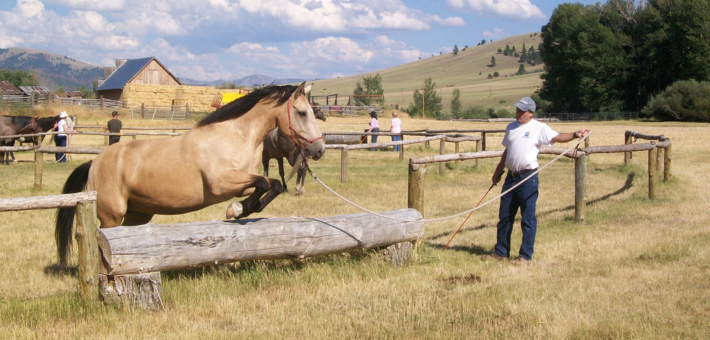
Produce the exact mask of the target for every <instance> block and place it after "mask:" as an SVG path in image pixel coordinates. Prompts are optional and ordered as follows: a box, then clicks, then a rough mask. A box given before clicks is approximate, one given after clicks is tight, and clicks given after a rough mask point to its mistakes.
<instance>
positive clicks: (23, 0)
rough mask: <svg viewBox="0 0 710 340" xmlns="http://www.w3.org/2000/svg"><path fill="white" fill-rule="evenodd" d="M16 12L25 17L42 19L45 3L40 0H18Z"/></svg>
mask: <svg viewBox="0 0 710 340" xmlns="http://www.w3.org/2000/svg"><path fill="white" fill-rule="evenodd" d="M14 12H15V13H17V14H19V15H20V16H21V17H22V18H24V19H42V17H43V16H44V4H43V3H42V2H40V1H38V0H18V1H17V5H16V6H15V10H14Z"/></svg>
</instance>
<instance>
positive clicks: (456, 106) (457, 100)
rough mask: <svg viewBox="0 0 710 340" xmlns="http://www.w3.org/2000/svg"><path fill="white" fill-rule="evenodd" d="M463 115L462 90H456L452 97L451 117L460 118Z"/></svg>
mask: <svg viewBox="0 0 710 340" xmlns="http://www.w3.org/2000/svg"><path fill="white" fill-rule="evenodd" d="M460 114H461V90H459V89H454V93H453V94H452V96H451V115H452V116H454V117H455V118H459V115H460Z"/></svg>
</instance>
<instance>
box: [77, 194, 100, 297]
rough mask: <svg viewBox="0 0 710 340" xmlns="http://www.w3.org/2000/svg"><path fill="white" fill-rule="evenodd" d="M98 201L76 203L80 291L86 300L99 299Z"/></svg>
mask: <svg viewBox="0 0 710 340" xmlns="http://www.w3.org/2000/svg"><path fill="white" fill-rule="evenodd" d="M96 233H97V229H96V202H95V201H90V202H79V203H78V204H77V205H76V234H75V235H76V243H77V245H78V249H79V291H80V293H81V297H82V299H83V300H84V301H85V302H88V301H98V299H99V288H98V287H99V245H98V241H97V240H96Z"/></svg>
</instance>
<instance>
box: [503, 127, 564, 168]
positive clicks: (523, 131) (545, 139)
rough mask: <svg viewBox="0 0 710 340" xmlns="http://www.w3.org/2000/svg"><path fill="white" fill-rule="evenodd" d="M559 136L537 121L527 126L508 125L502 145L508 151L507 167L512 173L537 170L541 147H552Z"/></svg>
mask: <svg viewBox="0 0 710 340" xmlns="http://www.w3.org/2000/svg"><path fill="white" fill-rule="evenodd" d="M558 134H559V133H557V132H555V131H554V130H552V128H550V127H549V126H548V125H547V124H545V123H540V122H538V121H537V120H535V119H531V120H530V121H529V122H527V123H526V124H520V123H518V122H517V121H515V122H512V123H510V124H508V127H506V128H505V136H504V137H503V143H502V144H503V146H504V147H506V149H508V154H507V156H506V158H505V167H506V168H508V169H509V170H511V171H523V170H526V169H536V168H537V167H538V164H537V154H538V153H539V152H540V147H541V146H543V145H550V141H551V140H552V138H555V136H557V135H558Z"/></svg>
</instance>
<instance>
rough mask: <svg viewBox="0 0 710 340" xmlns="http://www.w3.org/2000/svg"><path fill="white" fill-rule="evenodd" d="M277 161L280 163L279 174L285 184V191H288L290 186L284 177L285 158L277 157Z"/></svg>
mask: <svg viewBox="0 0 710 340" xmlns="http://www.w3.org/2000/svg"><path fill="white" fill-rule="evenodd" d="M276 162H278V163H279V175H280V176H281V184H283V187H284V191H285V192H288V186H287V185H286V178H285V177H284V159H283V158H280V157H279V158H276Z"/></svg>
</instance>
